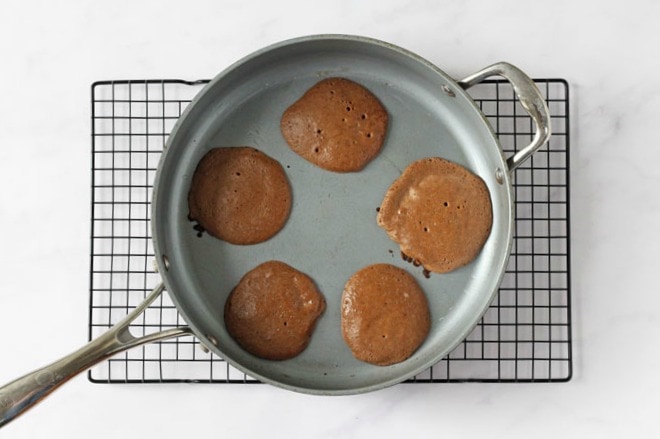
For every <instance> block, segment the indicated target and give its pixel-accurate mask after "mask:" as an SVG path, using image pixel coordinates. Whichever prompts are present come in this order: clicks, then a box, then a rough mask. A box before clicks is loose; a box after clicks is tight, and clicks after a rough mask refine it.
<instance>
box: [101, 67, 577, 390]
mask: <svg viewBox="0 0 660 439" xmlns="http://www.w3.org/2000/svg"><path fill="white" fill-rule="evenodd" d="M206 83H208V81H207V80H201V81H194V82H189V81H182V80H120V81H99V82H95V83H94V84H93V85H92V206H91V207H92V224H91V270H90V271H91V273H90V299H89V305H90V314H89V337H90V339H92V338H94V337H96V336H98V335H99V334H101V333H102V332H103V331H105V330H106V329H108V328H109V327H110V326H111V325H113V324H114V323H115V322H117V321H119V320H120V319H121V318H122V317H123V316H125V315H126V314H127V313H128V312H130V310H132V309H133V308H134V307H135V306H137V305H138V304H139V303H140V302H141V301H142V300H143V299H144V298H145V297H146V295H147V294H148V293H149V292H150V291H151V289H152V288H153V287H154V286H155V285H157V284H158V283H159V281H160V277H159V275H158V274H157V273H155V272H154V271H153V269H152V267H153V260H154V251H153V247H152V243H151V231H150V225H149V216H150V201H151V190H152V183H153V181H154V176H155V172H156V168H157V166H158V161H159V158H160V155H161V153H162V150H163V145H164V144H165V142H166V139H167V136H168V134H169V132H170V130H171V129H172V127H173V126H174V124H175V122H176V121H177V119H178V118H179V116H180V115H181V113H182V111H183V110H184V109H185V107H186V106H187V105H188V104H189V103H190V102H191V100H192V98H193V97H194V96H195V94H197V93H198V92H199V91H200V90H201V88H202V87H203V86H204V85H205V84H206ZM535 83H536V84H537V86H538V87H539V89H540V90H541V93H542V94H543V95H544V97H545V99H546V101H547V104H548V107H549V109H550V113H551V116H552V118H551V123H552V127H553V134H552V138H551V140H550V142H549V144H548V145H547V146H546V147H544V148H543V149H542V150H540V151H538V152H536V153H535V154H534V155H533V156H532V158H531V159H530V160H528V161H526V162H525V163H523V164H522V166H521V167H520V168H518V169H517V170H516V172H515V173H514V174H513V185H514V192H515V200H516V202H515V232H514V240H513V247H512V253H511V257H510V259H509V262H508V266H507V268H506V273H505V275H504V279H503V281H502V284H501V287H500V289H499V293H498V295H497V296H496V297H495V299H494V301H493V303H492V305H491V306H490V308H489V309H488V311H487V312H486V314H485V315H484V316H483V318H482V319H481V320H480V321H479V323H478V324H477V326H476V327H475V328H474V330H473V331H472V332H471V333H470V335H469V336H468V337H467V338H466V339H465V340H464V341H463V342H462V343H461V344H460V345H459V346H458V347H456V348H455V349H454V350H453V351H452V352H451V353H450V354H449V355H448V356H446V357H445V358H444V359H442V360H441V361H440V362H438V363H437V364H436V365H434V366H433V367H431V368H429V369H428V370H426V371H424V372H422V373H421V374H419V375H417V376H416V377H414V378H413V379H410V380H408V381H407V382H409V383H429V382H432V383H441V382H464V381H481V382H557V381H568V380H570V378H571V375H572V344H571V302H570V285H571V284H570V252H569V247H570V245H569V244H570V239H569V238H570V237H569V172H568V171H569V86H568V83H567V82H566V81H565V80H563V79H536V80H535ZM470 94H471V96H472V97H473V99H474V100H475V102H476V103H477V105H479V107H480V108H481V110H482V112H483V113H484V114H485V115H486V117H487V119H488V120H489V122H490V123H491V124H492V126H493V128H494V130H495V132H496V134H497V136H498V137H499V139H500V142H501V144H502V146H503V149H504V150H505V152H506V153H507V155H508V154H512V153H513V152H514V151H516V150H517V149H518V147H524V146H526V145H527V144H529V142H530V140H531V138H532V136H533V125H532V121H531V119H530V118H529V116H528V115H527V113H526V112H525V111H524V110H523V109H522V107H521V106H520V104H519V103H518V102H517V100H516V98H515V95H514V92H513V90H512V87H511V86H510V85H509V83H508V82H506V81H500V80H488V81H485V82H483V83H481V84H479V85H476V86H474V87H472V88H471V89H470ZM184 324H185V322H183V321H182V319H181V318H180V316H179V314H178V312H177V309H176V307H175V306H174V304H173V303H172V302H171V301H170V299H169V298H168V296H167V295H161V297H160V298H159V299H157V301H156V302H155V303H154V304H152V305H151V306H150V307H149V308H148V309H147V310H146V312H145V313H143V315H142V316H141V317H140V318H139V319H138V320H137V321H136V322H134V323H133V324H132V325H131V331H132V333H133V334H135V335H136V336H140V335H144V334H148V333H151V332H155V331H160V330H163V329H167V328H172V327H176V326H181V325H184ZM88 377H89V379H90V380H91V381H93V382H97V383H155V382H206V383H256V382H258V381H256V380H255V379H253V378H251V377H249V376H246V375H245V374H244V373H242V372H240V371H238V370H237V369H235V368H233V367H232V366H230V365H229V364H228V363H227V362H225V361H224V360H222V359H221V358H218V357H217V356H215V355H214V354H212V353H210V352H208V351H207V350H205V349H204V348H203V347H202V346H200V344H199V343H198V342H197V340H196V339H195V338H193V337H192V336H187V337H183V338H179V339H175V340H168V341H162V342H158V343H155V344H152V345H145V346H142V347H140V348H136V349H133V350H131V351H128V352H125V353H122V354H119V355H117V356H115V357H114V358H111V359H109V360H107V361H105V362H103V363H101V364H100V365H98V366H96V367H95V368H93V369H92V370H91V371H90V372H89V374H88Z"/></svg>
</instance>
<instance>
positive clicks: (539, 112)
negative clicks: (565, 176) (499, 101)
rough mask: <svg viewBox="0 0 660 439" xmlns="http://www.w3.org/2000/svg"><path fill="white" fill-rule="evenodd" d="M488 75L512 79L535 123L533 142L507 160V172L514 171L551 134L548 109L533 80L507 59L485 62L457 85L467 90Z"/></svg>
mask: <svg viewBox="0 0 660 439" xmlns="http://www.w3.org/2000/svg"><path fill="white" fill-rule="evenodd" d="M489 76H501V77H503V78H504V79H506V80H507V81H509V82H510V83H511V85H512V86H513V91H514V92H515V93H516V96H517V97H518V99H519V100H520V104H521V105H522V106H523V108H524V109H525V111H527V113H529V115H530V116H531V118H532V120H533V121H534V124H535V125H536V132H535V134H534V138H533V139H532V143H530V144H529V145H528V146H526V147H525V148H523V149H521V150H520V151H518V152H516V153H515V154H514V155H512V156H511V157H509V158H508V159H507V161H506V162H507V165H508V167H509V172H513V171H514V170H515V169H516V168H517V167H518V166H520V164H521V163H523V162H524V161H525V160H527V159H528V158H529V156H531V155H532V154H533V153H534V152H535V151H536V150H537V149H539V148H540V147H542V146H543V145H544V144H545V143H546V142H547V141H548V139H549V138H550V131H551V130H550V111H549V110H548V106H547V105H546V103H545V99H543V96H542V95H541V92H540V91H539V89H538V88H537V87H536V84H534V81H533V80H532V79H531V78H530V77H529V76H527V75H526V74H525V73H523V71H522V70H520V69H519V68H518V67H516V66H513V65H511V64H509V63H506V62H500V63H496V64H493V65H491V66H488V67H486V68H485V69H483V70H480V71H478V72H476V73H474V74H472V75H470V76H468V77H467V78H465V79H463V80H462V81H458V85H460V86H461V87H462V88H463V89H466V90H467V89H468V88H470V87H472V86H473V85H475V84H478V83H479V82H481V81H483V80H484V79H486V78H488V77H489Z"/></svg>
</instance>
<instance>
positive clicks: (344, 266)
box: [152, 37, 511, 394]
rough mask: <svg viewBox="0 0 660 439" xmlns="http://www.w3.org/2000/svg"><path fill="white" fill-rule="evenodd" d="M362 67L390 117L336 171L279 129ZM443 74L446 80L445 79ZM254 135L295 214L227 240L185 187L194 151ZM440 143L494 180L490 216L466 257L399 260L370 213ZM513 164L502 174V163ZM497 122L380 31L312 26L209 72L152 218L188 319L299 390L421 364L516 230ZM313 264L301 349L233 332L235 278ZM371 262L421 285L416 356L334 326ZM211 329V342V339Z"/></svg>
mask: <svg viewBox="0 0 660 439" xmlns="http://www.w3.org/2000/svg"><path fill="white" fill-rule="evenodd" d="M334 76H339V77H344V78H348V79H351V80H353V81H356V82H358V83H360V84H362V85H363V86H365V87H366V88H368V89H369V90H370V91H371V92H372V93H374V94H375V95H376V96H377V97H378V98H379V99H380V100H381V102H382V103H383V105H384V106H385V108H386V109H387V111H388V114H389V118H390V121H389V128H388V133H387V136H386V139H385V144H384V146H383V149H382V150H381V152H380V154H379V155H378V156H377V157H376V158H375V159H374V160H373V161H372V162H371V163H369V164H368V165H367V166H366V167H365V168H364V169H363V170H362V171H360V172H356V173H347V174H339V173H333V172H329V171H325V170H323V169H320V168H318V167H316V166H314V165H312V164H311V163H309V162H307V161H305V160H304V159H302V158H301V157H299V156H298V155H297V154H295V153H294V152H293V151H292V150H291V149H290V148H289V147H288V146H287V144H286V142H285V140H284V138H283V137H282V134H281V132H280V125H279V124H280V118H281V116H282V113H283V112H284V110H285V109H286V108H287V107H288V106H290V105H291V104H292V103H293V102H294V101H296V100H297V99H298V98H299V97H300V96H302V94H303V93H304V92H305V91H306V90H307V89H308V88H310V87H311V86H313V85H314V84H315V83H316V82H318V81H319V80H321V79H323V78H327V77H334ZM443 86H444V87H446V88H447V89H448V90H449V91H450V92H449V93H448V92H443ZM220 146H252V147H255V148H258V149H260V150H261V151H263V152H265V153H266V154H268V155H269V156H271V157H273V158H274V159H276V160H278V161H279V162H280V163H281V164H282V166H283V167H284V169H285V171H286V173H287V176H288V178H289V181H290V184H291V188H292V192H293V206H292V210H291V215H290V218H289V220H288V222H287V223H286V225H285V227H284V228H283V229H282V230H281V231H280V232H279V233H278V234H277V235H275V236H274V237H273V238H271V239H270V240H268V241H266V242H264V243H261V244H257V245H249V246H237V245H232V244H229V243H226V242H223V241H220V240H218V239H215V238H213V237H211V236H209V235H207V234H203V236H202V237H198V236H197V232H196V230H194V229H193V225H194V224H193V223H192V222H190V221H189V220H188V217H187V215H188V205H187V195H188V191H189V187H190V181H191V178H192V175H193V173H194V171H195V168H196V166H197V163H198V162H199V160H200V159H201V158H202V156H203V155H204V154H205V153H206V152H207V151H208V150H209V149H211V148H214V147H220ZM431 156H439V157H443V158H446V159H448V160H452V161H454V162H457V163H459V164H461V165H463V166H465V167H467V168H468V169H470V170H472V172H474V173H476V174H478V175H479V176H480V177H481V178H483V179H484V181H485V182H486V184H487V186H488V188H489V190H490V194H491V199H492V202H493V228H492V231H491V235H490V237H489V238H488V241H487V242H486V244H485V246H484V248H483V250H482V252H481V254H480V255H479V256H478V257H477V259H476V260H474V261H473V262H472V263H471V264H469V265H467V266H465V267H462V268H460V269H458V270H455V271H454V272H451V273H448V274H435V273H432V274H431V276H430V278H426V277H425V276H424V275H423V273H422V268H421V267H413V266H412V265H411V264H409V263H406V262H405V261H403V260H402V258H401V255H400V252H399V248H398V245H397V244H396V243H394V242H393V241H391V240H390V239H389V238H388V236H387V234H386V233H385V231H384V230H382V229H380V228H379V227H378V225H377V224H376V208H377V207H378V206H379V205H380V203H381V201H382V199H383V196H384V194H385V192H386V190H387V188H388V187H389V185H390V184H391V183H392V182H393V181H394V180H395V179H396V178H397V177H398V176H399V175H400V174H401V172H402V171H403V169H404V168H405V167H406V166H407V165H408V164H409V163H410V162H412V161H414V160H417V159H420V158H423V157H431ZM498 168H499V169H501V170H503V171H504V174H505V181H504V184H500V183H498V182H497V181H496V177H495V174H496V170H497V169H498ZM506 174H507V172H506V167H505V163H504V161H503V158H502V154H501V152H500V150H499V145H498V143H497V141H496V140H495V138H494V136H493V133H492V130H491V129H490V128H489V127H488V126H487V124H486V123H485V119H484V118H483V116H481V114H480V113H479V111H478V110H477V109H476V107H475V106H474V104H473V103H472V101H471V100H470V99H469V98H467V96H466V95H465V93H464V92H463V90H462V89H460V87H458V86H457V85H456V83H455V82H454V81H453V80H452V79H451V78H449V77H447V76H446V75H445V74H444V73H442V72H441V71H439V70H438V69H437V68H435V67H433V66H431V65H430V64H428V63H427V62H425V61H424V60H422V59H420V58H418V57H416V56H414V55H412V54H410V53H407V52H405V51H403V50H401V49H398V48H395V47H392V46H390V45H387V44H385V43H380V42H375V41H373V40H366V39H362V38H357V37H323V38H322V37H317V38H308V39H300V40H295V41H290V42H285V43H281V44H279V45H275V46H272V47H270V48H267V49H265V50H263V51H260V52H257V53H256V54H254V55H251V56H249V57H247V58H245V59H244V60H242V61H240V62H238V63H237V64H235V65H233V66H232V67H230V68H229V69H228V70H226V71H225V72H223V73H221V74H220V75H219V76H218V77H217V78H216V79H214V80H213V81H212V82H211V83H210V84H209V85H208V86H207V87H206V88H205V89H204V90H203V91H202V92H201V93H200V95H199V96H198V97H197V98H196V99H195V101H194V102H193V103H192V104H191V105H190V106H189V107H188V109H187V110H186V112H185V113H184V116H183V117H182V119H181V120H180V121H179V123H178V124H177V126H176V127H175V129H174V131H173V132H172V134H171V137H170V140H169V142H168V146H167V149H166V152H165V153H164V154H163V157H162V159H161V163H160V166H159V171H158V175H157V177H156V184H155V190H154V196H153V212H152V218H153V219H152V227H153V236H154V246H155V250H156V255H157V258H159V261H161V267H163V266H164V265H165V264H163V263H162V261H163V260H164V259H163V258H165V259H167V261H168V264H167V265H168V268H167V269H161V274H162V276H163V279H164V282H165V284H166V286H167V289H168V291H169V293H170V295H171V296H172V298H173V300H174V301H175V303H176V304H177V307H178V309H179V310H180V312H181V313H182V315H183V317H184V319H185V320H186V321H187V322H188V323H189V324H190V325H191V327H192V328H193V330H194V331H195V333H196V334H197V335H198V336H199V337H200V339H202V340H203V341H204V342H205V343H206V344H207V345H209V347H210V348H211V349H213V350H214V351H215V352H216V353H217V354H218V355H220V356H221V357H222V358H225V359H226V360H227V361H229V362H230V363H231V364H233V365H234V366H236V367H237V368H239V369H241V370H242V371H244V372H246V373H247V374H249V375H250V376H253V377H255V378H258V379H260V380H262V381H265V382H269V383H272V384H275V385H278V386H280V387H284V388H287V389H291V390H296V391H301V392H306V393H317V394H350V393H359V392H364V391H369V390H375V389H379V388H382V387H385V386H388V385H391V384H394V383H397V382H400V381H403V380H405V379H407V378H410V377H412V376H413V375H415V374H417V373H419V372H421V371H423V370H425V369H426V368H428V367H430V366H431V365H433V364H434V363H435V362H437V361H439V360H440V359H441V358H442V357H443V356H445V355H446V354H447V353H448V352H449V351H450V350H451V349H452V348H453V347H454V346H455V345H456V344H458V343H459V342H460V341H461V340H462V339H463V338H464V337H465V336H466V335H467V334H468V333H469V331H470V330H471V328H472V327H473V326H474V325H475V324H476V323H477V321H478V319H479V318H480V316H481V315H482V314H483V312H485V310H486V309H487V307H488V305H489V304H490V301H491V300H492V298H493V296H494V293H495V291H496V290H497V287H498V285H499V282H500V279H501V275H502V273H503V271H504V266H505V265H506V261H507V259H508V254H509V245H510V240H511V191H510V186H509V183H508V176H507V175H506ZM272 259H275V260H280V261H282V262H285V263H287V264H289V265H291V266H293V267H295V268H296V269H298V270H300V271H303V272H304V273H306V274H308V275H309V276H310V277H311V278H312V279H314V281H315V282H316V285H317V286H318V288H319V290H320V291H321V292H322V294H323V295H324V297H325V299H326V301H327V308H326V311H325V313H324V314H323V315H322V316H321V318H320V319H319V321H318V324H317V326H316V329H315V331H314V333H313V336H312V339H311V342H310V344H309V346H308V347H307V349H306V350H305V351H304V352H303V353H302V354H300V355H299V356H298V357H296V358H293V359H290V360H285V361H268V360H262V359H259V358H256V357H254V356H252V355H250V354H249V353H247V352H246V351H244V350H243V349H242V348H241V347H240V346H238V345H237V344H236V343H235V341H234V340H233V339H232V338H231V337H230V336H229V335H228V333H227V331H226V328H225V325H224V322H223V308H224V304H225V300H226V298H227V296H228V295H229V293H230V292H231V290H232V288H233V287H234V286H235V285H236V284H237V283H238V281H239V280H240V278H241V277H242V276H243V275H244V274H245V273H246V272H247V271H249V270H250V269H252V268H254V267H255V266H257V265H258V264H260V263H262V262H265V261H268V260H272ZM375 263H390V264H393V265H396V266H399V267H401V268H404V269H406V270H407V271H408V272H410V273H411V274H412V275H414V276H415V278H416V279H417V281H418V282H419V284H420V286H421V287H422V288H423V289H424V291H425V293H426V295H427V298H428V301H429V307H430V311H431V318H432V324H431V331H430V333H429V336H428V338H427V339H426V340H425V342H424V343H423V345H422V346H421V347H420V348H419V349H418V350H417V351H416V352H415V353H414V354H413V356H412V357H411V358H409V359H408V360H406V361H404V362H402V363H399V364H396V365H392V366H387V367H379V366H374V365H370V364H367V363H363V362H361V361H358V360H356V359H354V358H353V356H352V354H351V352H350V350H349V349H348V347H347V346H346V344H345V343H344V341H343V339H342V335H341V328H340V297H341V294H342V290H343V287H344V284H345V282H346V281H347V280H348V278H349V277H350V276H351V275H352V274H353V273H355V272H356V271H357V270H359V269H361V268H363V267H364V266H367V265H370V264H375ZM213 341H217V346H214V345H215V343H213Z"/></svg>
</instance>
